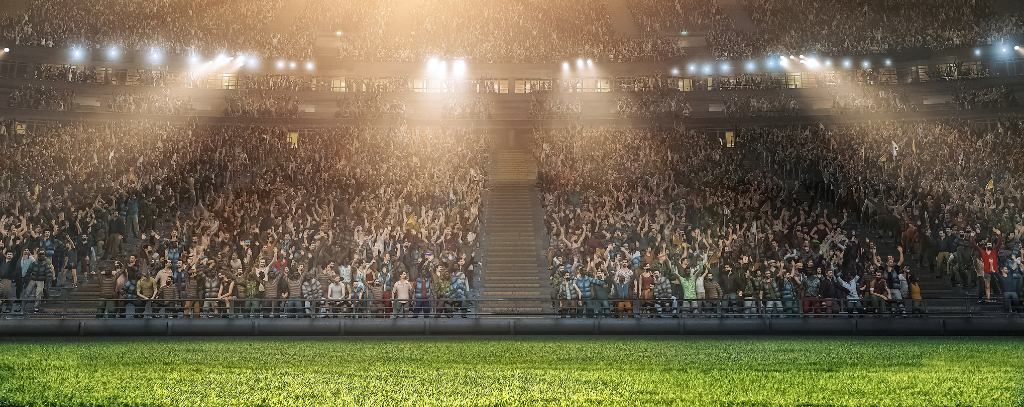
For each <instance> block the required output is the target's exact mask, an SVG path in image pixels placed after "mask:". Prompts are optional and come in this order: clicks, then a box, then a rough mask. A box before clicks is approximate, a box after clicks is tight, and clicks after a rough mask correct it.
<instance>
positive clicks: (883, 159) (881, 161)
mask: <svg viewBox="0 0 1024 407" xmlns="http://www.w3.org/2000/svg"><path fill="white" fill-rule="evenodd" d="M884 162H885V156H884V155H883V156H882V158H879V159H878V163H879V164H881V163H884Z"/></svg>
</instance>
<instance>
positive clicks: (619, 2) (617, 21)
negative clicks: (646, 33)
mask: <svg viewBox="0 0 1024 407" xmlns="http://www.w3.org/2000/svg"><path fill="white" fill-rule="evenodd" d="M605 1H606V3H607V11H608V18H609V19H610V20H611V23H612V29H613V30H615V33H616V34H618V35H619V36H620V37H626V38H636V37H639V32H638V31H637V29H636V22H634V21H633V14H632V13H630V12H629V7H628V6H627V5H626V1H627V0H605Z"/></svg>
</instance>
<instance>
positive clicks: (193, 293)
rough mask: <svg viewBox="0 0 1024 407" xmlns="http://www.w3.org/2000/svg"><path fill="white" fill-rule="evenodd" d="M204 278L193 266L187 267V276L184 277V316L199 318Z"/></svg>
mask: <svg viewBox="0 0 1024 407" xmlns="http://www.w3.org/2000/svg"><path fill="white" fill-rule="evenodd" d="M204 278H205V276H204V275H203V274H202V273H200V272H199V271H198V270H196V268H195V266H190V267H189V268H188V276H187V277H185V317H191V318H199V315H200V310H201V308H202V303H203V301H202V298H203V293H202V290H203V286H204V285H205V281H204Z"/></svg>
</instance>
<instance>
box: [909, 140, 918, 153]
mask: <svg viewBox="0 0 1024 407" xmlns="http://www.w3.org/2000/svg"><path fill="white" fill-rule="evenodd" d="M910 149H912V150H914V152H915V153H916V152H917V140H914V141H912V142H911V143H910Z"/></svg>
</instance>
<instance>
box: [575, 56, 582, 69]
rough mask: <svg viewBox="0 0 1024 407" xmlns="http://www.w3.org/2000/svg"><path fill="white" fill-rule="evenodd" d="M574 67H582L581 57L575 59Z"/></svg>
mask: <svg viewBox="0 0 1024 407" xmlns="http://www.w3.org/2000/svg"><path fill="white" fill-rule="evenodd" d="M576 67H577V68H582V67H583V58H579V59H577V60H576Z"/></svg>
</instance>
